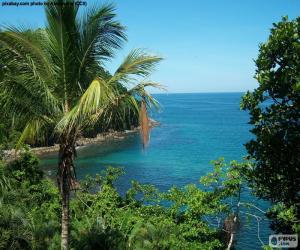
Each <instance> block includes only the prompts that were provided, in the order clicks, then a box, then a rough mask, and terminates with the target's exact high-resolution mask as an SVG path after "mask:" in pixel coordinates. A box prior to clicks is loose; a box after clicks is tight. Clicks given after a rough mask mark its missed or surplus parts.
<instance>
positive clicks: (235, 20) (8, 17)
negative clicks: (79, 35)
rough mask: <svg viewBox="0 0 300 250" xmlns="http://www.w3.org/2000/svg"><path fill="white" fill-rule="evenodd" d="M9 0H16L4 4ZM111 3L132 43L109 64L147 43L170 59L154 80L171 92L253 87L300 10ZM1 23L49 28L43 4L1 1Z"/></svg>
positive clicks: (157, 1)
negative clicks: (276, 40)
mask: <svg viewBox="0 0 300 250" xmlns="http://www.w3.org/2000/svg"><path fill="white" fill-rule="evenodd" d="M5 1H6V2H9V1H11V0H0V3H1V4H2V3H3V2H5ZM23 1H24V0H23ZM31 1H32V0H31ZM31 1H29V2H31ZM34 1H35V2H37V0H34ZM17 2H20V0H18V1H17ZM94 2H99V3H103V1H97V0H89V1H87V7H82V10H83V11H84V10H85V9H86V8H88V7H89V6H92V5H93V3H94ZM107 2H112V3H114V4H115V5H116V8H117V9H116V13H117V19H118V20H119V21H120V22H121V23H122V24H123V25H125V26H126V27H127V35H128V43H126V44H125V45H124V47H123V49H122V50H120V51H118V52H117V53H116V56H115V58H114V59H113V60H112V61H111V62H108V63H107V68H108V69H109V70H110V71H111V72H114V71H115V70H116V68H117V67H118V65H119V64H120V63H121V62H122V60H123V59H124V57H125V56H126V55H127V54H128V52H129V51H130V50H132V49H135V48H145V49H147V50H148V51H149V52H151V53H154V54H157V55H159V56H162V57H163V58H164V60H163V61H162V62H161V64H160V65H159V66H158V67H157V70H156V71H155V72H154V74H153V75H152V76H151V80H153V81H156V82H159V83H161V84H163V85H164V86H166V89H167V92H168V93H189V92H242V91H247V90H253V89H254V88H255V87H257V82H256V81H255V79H254V78H253V76H254V74H255V63H254V60H255V58H256V57H257V55H258V48H259V44H260V43H262V42H265V41H266V40H267V38H268V35H269V31H270V28H271V27H272V23H274V22H278V21H280V19H281V17H282V16H285V15H287V16H289V18H290V19H293V18H295V17H297V16H299V15H300V0H243V1H242V0H115V1H105V3H107ZM0 24H10V25H25V26H26V27H27V26H28V27H32V28H35V27H43V26H44V25H45V17H44V13H43V8H42V7H8V6H0ZM152 92H157V91H152Z"/></svg>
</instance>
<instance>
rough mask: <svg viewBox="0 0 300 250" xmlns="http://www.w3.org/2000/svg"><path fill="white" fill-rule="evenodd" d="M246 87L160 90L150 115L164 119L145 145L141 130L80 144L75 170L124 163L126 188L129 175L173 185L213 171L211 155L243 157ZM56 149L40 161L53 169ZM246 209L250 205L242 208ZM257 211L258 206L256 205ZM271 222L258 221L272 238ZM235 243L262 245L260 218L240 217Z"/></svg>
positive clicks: (264, 236) (121, 185)
mask: <svg viewBox="0 0 300 250" xmlns="http://www.w3.org/2000/svg"><path fill="white" fill-rule="evenodd" d="M241 95H242V93H205V94H204V93H203V94H161V95H155V97H156V98H157V99H158V101H159V102H160V104H161V105H162V110H161V111H160V112H159V113H153V114H152V115H151V116H152V117H153V118H154V119H155V120H157V121H159V122H160V123H161V125H160V126H159V127H156V128H154V129H152V131H151V140H150V143H149V146H148V147H147V149H146V150H145V151H143V150H142V147H141V143H140V138H139V135H138V134H131V135H129V136H128V137H127V138H126V139H125V140H123V141H110V142H108V143H105V144H101V145H91V146H87V147H83V148H80V149H79V150H78V159H77V160H76V166H77V176H78V177H79V178H83V177H84V176H85V175H86V174H90V175H94V174H96V173H99V172H100V171H101V170H102V169H103V168H104V167H105V166H107V165H112V166H122V167H124V169H125V172H126V174H125V175H124V176H122V177H121V178H120V180H119V181H118V183H117V187H118V189H119V190H120V191H121V192H122V191H124V190H126V189H127V188H128V187H129V185H130V180H132V179H134V180H138V181H140V182H142V183H151V184H154V185H156V186H157V187H158V188H160V189H161V190H166V189H168V188H170V187H171V186H172V185H178V186H183V185H185V184H188V183H191V182H192V183H197V182H198V180H199V178H200V177H201V176H202V175H205V174H206V173H207V172H209V171H212V165H211V164H210V161H211V160H213V159H217V158H219V157H221V156H223V157H225V159H226V160H227V161H230V160H233V159H237V160H241V159H242V157H243V156H245V155H246V151H245V148H244V144H245V143H246V142H247V141H248V140H249V139H250V138H251V134H250V133H249V129H250V126H249V125H248V124H247V122H248V119H249V116H248V114H247V113H246V112H244V111H241V110H240V109H239V102H240V98H241ZM56 163H57V157H56V155H49V156H47V157H45V158H43V160H42V164H43V165H44V166H46V168H47V169H48V170H49V174H50V175H51V174H52V175H53V174H55V172H54V170H53V169H55V166H56ZM243 199H244V201H248V202H249V201H251V202H254V203H255V204H257V205H258V206H259V207H260V208H263V209H266V208H267V206H268V204H267V203H266V202H263V201H257V200H255V199H254V198H253V197H251V196H250V195H249V194H244V195H243ZM244 211H245V212H246V210H244ZM252 212H255V214H257V215H261V214H259V212H257V211H254V210H252ZM269 234H271V232H270V230H269V229H268V222H267V221H265V220H263V221H261V222H260V237H261V239H262V240H263V241H264V243H265V244H267V243H268V236H269ZM237 240H238V243H237V249H260V246H261V243H260V241H259V240H258V237H257V221H256V219H255V218H250V222H247V223H246V222H245V221H244V223H242V227H241V230H240V233H239V235H238V238H237Z"/></svg>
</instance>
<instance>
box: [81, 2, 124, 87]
mask: <svg viewBox="0 0 300 250" xmlns="http://www.w3.org/2000/svg"><path fill="white" fill-rule="evenodd" d="M114 12H115V8H114V5H112V4H105V5H102V6H100V7H98V6H94V7H92V8H90V10H89V11H88V12H87V13H86V14H85V16H84V17H83V20H82V21H81V26H80V27H81V28H80V41H81V42H80V48H79V55H78V57H79V61H80V66H79V72H78V73H79V76H78V79H79V80H81V79H82V75H81V74H82V73H84V72H85V69H86V68H89V67H90V66H91V63H92V64H93V63H94V62H95V61H97V62H100V63H101V62H102V61H103V60H106V59H109V58H111V57H112V56H113V54H114V51H115V49H119V48H121V46H122V44H123V42H124V41H125V40H126V35H125V33H124V31H125V28H124V27H123V26H122V25H121V24H120V23H119V22H118V21H116V20H115V13H114ZM83 84H84V83H83Z"/></svg>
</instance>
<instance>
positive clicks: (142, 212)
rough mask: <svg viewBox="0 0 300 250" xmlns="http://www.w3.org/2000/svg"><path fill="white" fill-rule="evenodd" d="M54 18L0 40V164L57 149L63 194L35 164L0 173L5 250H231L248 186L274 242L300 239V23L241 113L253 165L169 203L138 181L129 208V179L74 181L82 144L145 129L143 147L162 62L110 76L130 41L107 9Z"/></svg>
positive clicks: (263, 68)
mask: <svg viewBox="0 0 300 250" xmlns="http://www.w3.org/2000/svg"><path fill="white" fill-rule="evenodd" d="M61 2H62V3H63V2H66V1H63V0H61ZM46 16H47V26H46V28H45V29H37V30H23V29H19V28H12V27H10V28H5V29H3V30H2V31H1V32H0V97H1V98H0V105H1V107H2V108H3V109H2V112H1V113H0V145H1V146H0V158H1V152H2V151H1V149H11V148H13V147H15V146H16V145H17V146H21V145H22V143H24V142H27V143H30V144H31V145H41V144H43V145H49V144H52V143H54V142H56V143H59V144H60V153H59V166H58V185H55V184H54V182H53V181H52V180H49V179H47V178H45V177H44V174H43V171H42V170H41V169H40V168H39V164H38V160H37V159H36V157H35V156H33V155H32V154H31V153H30V152H25V153H23V154H22V155H21V156H20V157H19V158H18V159H17V160H15V161H11V162H8V163H7V162H6V163H4V162H0V194H1V196H0V249H58V248H60V246H61V248H62V249H69V248H71V249H224V248H226V247H228V246H229V247H230V246H232V245H233V242H234V236H235V234H236V232H237V230H238V226H239V222H240V220H241V216H242V214H241V207H242V206H247V207H251V206H252V205H251V204H249V203H247V204H246V203H244V202H242V201H241V192H242V191H243V186H244V185H245V184H246V183H245V181H246V182H247V185H249V186H250V187H251V188H252V190H253V192H254V194H255V195H257V196H258V197H259V198H262V199H267V200H270V201H271V202H272V205H273V206H272V207H271V209H270V210H269V211H268V212H267V214H266V215H267V216H268V217H269V218H270V219H271V220H272V225H271V226H272V228H273V229H274V230H275V231H276V232H281V233H299V231H300V226H299V225H300V224H299V221H300V207H299V204H300V200H299V199H300V197H299V194H300V189H299V188H300V186H299V185H300V184H299V183H300V172H299V171H300V157H299V155H300V144H299V143H300V124H299V120H300V108H299V107H300V91H299V90H300V85H299V79H300V73H299V72H300V57H299V55H300V19H299V18H298V19H296V20H293V21H288V19H287V18H284V19H283V20H282V21H281V22H279V23H278V24H274V27H273V29H272V30H271V35H270V37H269V39H268V41H267V42H266V43H264V44H262V45H261V46H260V51H259V56H258V59H257V60H256V65H257V72H256V73H257V74H256V79H257V80H258V82H259V87H258V88H257V89H255V90H254V91H253V92H248V93H247V94H246V95H245V96H244V97H243V100H242V104H241V105H242V108H243V109H245V110H247V111H249V113H250V118H251V120H250V123H251V124H252V125H253V129H252V130H251V131H252V133H253V135H254V138H253V139H252V140H251V141H250V142H248V143H247V144H246V148H247V150H248V153H249V161H245V162H243V163H237V162H235V161H233V162H231V163H230V164H229V165H226V164H225V163H224V161H223V160H222V159H220V160H218V161H215V162H214V172H212V173H209V174H208V175H207V176H204V177H202V178H201V179H200V183H197V184H190V185H187V186H186V187H172V188H171V189H170V190H169V191H167V192H160V191H159V190H157V189H156V188H155V187H153V186H151V185H142V184H140V183H138V182H135V181H132V187H131V188H130V189H129V190H127V191H126V192H125V193H126V194H125V195H124V196H121V195H120V194H119V193H118V191H117V189H116V188H115V187H114V182H115V181H116V180H117V178H118V176H120V175H121V174H122V170H121V169H115V168H110V167H108V168H107V170H106V171H105V172H103V173H101V174H100V175H97V176H96V177H95V178H92V177H87V178H86V179H84V180H81V181H80V184H79V183H78V182H77V181H76V176H75V173H74V169H75V166H74V162H73V160H74V157H75V156H76V151H75V145H76V140H77V138H78V137H80V136H82V135H84V136H94V135H95V134H96V133H99V132H102V131H105V130H107V129H117V130H122V129H128V128H130V127H131V126H137V125H138V123H139V122H140V123H141V128H142V132H143V133H142V134H143V138H144V141H145V142H146V141H147V139H148V135H149V134H148V133H149V129H148V117H147V109H148V108H150V106H151V105H156V104H157V103H156V101H155V100H154V99H153V98H152V96H151V95H149V94H148V93H147V91H146V90H145V87H147V86H154V87H159V85H158V84H156V83H153V82H149V81H147V82H146V81H145V78H146V77H148V76H149V75H150V73H151V72H152V70H153V69H154V66H156V64H157V63H158V62H159V61H160V60H161V58H160V57H157V56H153V55H148V54H147V53H145V52H144V51H142V50H134V51H132V52H131V53H130V54H129V55H128V56H127V57H126V58H125V60H124V62H123V63H122V64H121V65H120V67H119V68H118V69H117V70H116V72H115V73H114V74H111V73H109V72H107V71H106V70H105V67H104V66H105V65H104V63H103V62H104V61H105V60H108V59H110V58H112V57H113V54H114V51H115V50H116V49H119V48H121V45H122V43H123V42H124V41H126V36H125V33H124V31H125V29H124V27H123V26H122V25H121V24H120V23H119V22H118V21H116V19H115V13H114V8H113V7H112V6H111V5H103V6H100V7H99V8H93V9H91V10H90V11H89V12H87V13H85V14H83V15H82V16H79V14H78V8H77V7H76V6H74V5H63V4H62V5H59V6H55V5H49V6H47V7H46ZM15 72H18V74H16V73H15ZM129 84H134V85H133V87H132V88H131V89H130V88H129V87H128V86H129ZM70 198H71V199H70ZM229 201H230V202H229ZM61 215H62V220H60V219H59V218H60V216H61ZM69 215H70V217H71V218H72V220H71V221H69ZM215 218H217V224H215V223H211V222H212V220H214V219H215ZM69 225H70V227H69ZM69 235H71V237H69Z"/></svg>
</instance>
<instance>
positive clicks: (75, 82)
mask: <svg viewBox="0 0 300 250" xmlns="http://www.w3.org/2000/svg"><path fill="white" fill-rule="evenodd" d="M57 2H58V3H59V4H48V6H46V7H45V12H46V27H45V29H38V30H34V31H32V30H27V29H24V28H23V29H22V28H16V27H6V28H5V29H4V30H3V31H2V32H0V58H1V59H0V64H1V65H2V66H1V69H0V70H1V76H2V78H1V79H0V102H1V103H0V104H1V106H2V107H3V112H7V113H10V114H13V117H14V120H15V121H19V122H21V123H26V124H25V126H24V130H23V133H22V135H21V137H20V140H19V143H18V145H21V144H22V143H23V142H25V141H29V142H36V141H41V140H43V139H44V137H45V134H48V135H49V133H53V134H55V135H56V138H58V143H59V146H60V147H59V162H58V172H57V182H58V187H59V190H60V194H61V200H62V222H61V225H62V230H61V248H62V249H68V248H69V220H70V216H69V199H70V192H71V191H72V190H74V189H76V187H78V183H77V181H76V174H75V166H74V157H75V156H76V151H75V143H76V140H77V139H78V137H79V136H80V135H81V133H82V131H84V129H85V128H86V127H91V126H93V125H94V124H95V123H96V122H99V121H101V122H102V123H105V124H110V123H111V122H113V121H114V122H116V121H120V122H121V121H122V120H124V119H128V115H130V114H131V115H132V114H135V115H136V114H139V115H140V121H141V123H142V124H141V128H142V132H143V136H142V137H143V139H144V143H146V142H147V140H148V133H149V128H148V118H147V108H148V107H149V106H150V105H153V104H154V105H156V104H157V102H156V101H155V100H154V99H153V97H152V96H151V95H150V94H148V92H147V91H146V90H145V87H147V86H151V87H159V86H160V85H159V84H157V83H153V82H149V81H146V80H145V79H146V78H147V77H148V76H149V75H150V73H151V72H152V70H153V69H154V67H155V66H156V64H157V63H158V62H159V61H160V60H161V58H160V57H158V56H154V55H148V54H147V53H145V52H144V51H143V50H139V49H138V50H134V51H132V52H130V53H129V55H128V56H127V57H126V58H125V60H124V62H123V63H122V64H121V65H120V67H119V68H118V69H117V70H116V72H115V73H114V74H112V75H109V74H103V72H105V71H104V64H103V63H104V62H105V60H108V59H110V58H112V57H113V55H114V52H115V51H116V49H119V48H121V46H122V44H123V42H124V41H126V36H125V33H124V32H125V28H124V27H123V26H122V25H121V24H120V23H119V22H118V21H116V20H115V13H114V7H113V6H112V5H110V4H106V5H102V6H98V7H93V8H91V9H90V10H89V11H86V12H85V13H84V14H82V13H81V12H79V9H78V7H77V6H76V5H75V4H74V3H73V1H68V0H60V1H56V3H57ZM49 3H51V2H49ZM129 84H131V86H132V87H131V88H129V87H128V86H129Z"/></svg>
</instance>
